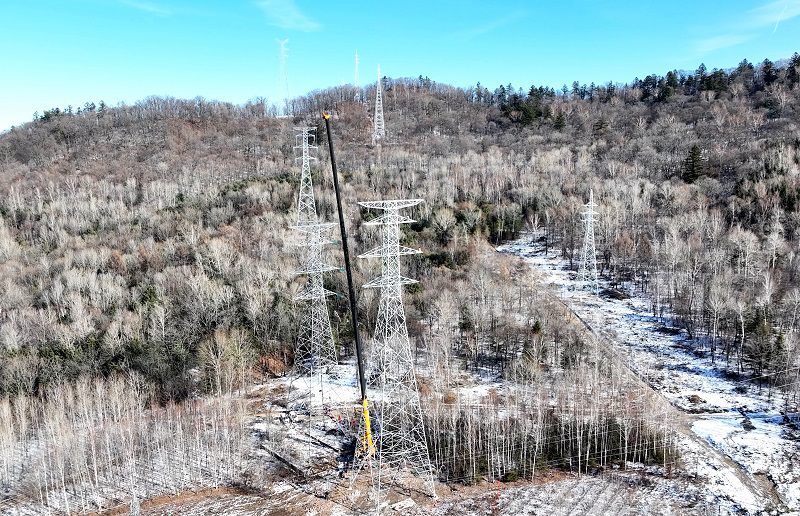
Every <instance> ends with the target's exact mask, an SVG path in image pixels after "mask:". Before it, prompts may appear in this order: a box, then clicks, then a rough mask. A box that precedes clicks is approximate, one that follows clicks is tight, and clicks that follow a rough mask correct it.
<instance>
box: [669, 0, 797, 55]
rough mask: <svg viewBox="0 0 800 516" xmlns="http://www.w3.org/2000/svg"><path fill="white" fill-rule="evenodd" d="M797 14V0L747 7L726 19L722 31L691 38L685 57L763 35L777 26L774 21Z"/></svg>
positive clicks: (776, 28)
mask: <svg viewBox="0 0 800 516" xmlns="http://www.w3.org/2000/svg"><path fill="white" fill-rule="evenodd" d="M797 16H800V0H775V1H772V2H769V3H766V4H764V5H761V6H758V7H755V8H753V9H750V10H748V11H746V12H744V13H742V15H741V16H739V17H736V18H734V19H732V20H730V21H729V22H728V23H727V24H726V25H724V26H723V27H722V31H721V32H720V33H719V34H717V35H715V36H711V37H708V38H701V39H698V40H696V41H694V42H693V43H692V45H691V47H690V50H689V54H690V55H689V56H685V57H686V58H687V59H702V58H704V57H705V56H706V55H708V54H710V53H712V52H715V51H717V50H723V49H726V48H730V47H735V46H737V45H741V44H742V43H746V42H748V41H751V40H754V39H756V38H758V37H760V36H763V35H764V34H766V33H767V31H769V30H770V29H772V30H771V31H770V33H771V34H775V32H776V31H777V30H778V24H780V23H781V22H784V23H785V22H786V21H788V20H791V19H792V18H795V17H797Z"/></svg>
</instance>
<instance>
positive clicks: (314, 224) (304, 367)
mask: <svg viewBox="0 0 800 516" xmlns="http://www.w3.org/2000/svg"><path fill="white" fill-rule="evenodd" d="M295 130H296V131H298V134H296V135H295V139H296V142H297V143H298V145H296V146H295V147H294V148H295V150H298V149H299V150H300V151H301V152H300V156H298V157H296V158H295V160H297V161H300V162H301V168H300V193H299V195H298V198H297V224H295V225H294V226H292V229H296V230H298V231H299V232H300V233H301V235H302V238H303V240H302V242H301V245H302V246H303V247H304V252H303V258H302V268H301V269H300V270H298V271H296V272H295V273H296V274H302V275H305V276H306V277H307V278H308V280H307V282H306V285H305V287H304V289H303V290H302V291H301V292H300V293H299V294H298V295H297V297H295V300H296V301H304V302H306V303H305V307H304V308H303V313H302V315H301V322H300V333H299V335H298V338H297V345H296V347H295V370H296V371H297V372H299V373H310V374H315V373H316V372H321V371H322V370H323V369H325V368H327V367H329V366H332V365H335V364H336V347H335V345H334V342H333V332H332V331H331V321H330V315H329V313H328V303H327V297H328V296H332V295H336V293H335V292H331V291H330V290H327V289H326V288H325V286H324V275H325V273H326V272H329V271H333V270H336V269H337V268H336V267H334V266H332V265H328V264H327V263H325V261H324V254H325V253H324V247H325V245H326V244H329V243H331V242H330V241H329V240H328V239H327V236H326V235H327V234H328V232H329V231H330V229H331V228H332V227H333V226H334V225H335V224H333V223H320V222H319V220H318V218H317V208H316V202H315V199H314V185H313V182H312V179H311V162H312V161H316V158H315V157H313V156H311V151H315V150H316V149H317V148H316V147H315V146H313V145H311V142H312V141H313V139H314V135H313V131H314V129H312V128H310V127H296V128H295Z"/></svg>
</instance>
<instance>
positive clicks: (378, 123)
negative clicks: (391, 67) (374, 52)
mask: <svg viewBox="0 0 800 516" xmlns="http://www.w3.org/2000/svg"><path fill="white" fill-rule="evenodd" d="M385 137H386V127H385V126H384V124H383V92H382V88H381V66H380V65H378V85H377V87H376V89H375V126H374V129H373V130H372V144H373V145H375V144H376V143H378V142H379V141H380V140H382V139H383V138H385Z"/></svg>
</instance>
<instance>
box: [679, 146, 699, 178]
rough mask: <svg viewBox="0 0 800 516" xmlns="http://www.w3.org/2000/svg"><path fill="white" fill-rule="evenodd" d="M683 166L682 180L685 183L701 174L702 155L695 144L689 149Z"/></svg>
mask: <svg viewBox="0 0 800 516" xmlns="http://www.w3.org/2000/svg"><path fill="white" fill-rule="evenodd" d="M683 168H684V170H683V180H684V181H686V182H687V183H694V182H695V181H696V180H697V178H698V177H700V176H701V175H702V174H703V156H702V154H701V152H700V147H698V146H697V145H696V144H695V145H692V148H691V150H689V156H687V158H686V162H685V163H684V167H683Z"/></svg>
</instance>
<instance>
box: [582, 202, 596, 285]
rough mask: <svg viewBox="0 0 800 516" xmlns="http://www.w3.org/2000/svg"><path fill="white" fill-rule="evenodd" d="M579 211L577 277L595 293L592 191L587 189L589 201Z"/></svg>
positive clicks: (594, 214)
mask: <svg viewBox="0 0 800 516" xmlns="http://www.w3.org/2000/svg"><path fill="white" fill-rule="evenodd" d="M584 207H585V208H586V210H585V211H582V212H581V219H582V220H583V250H582V251H581V265H580V267H581V268H580V272H579V275H578V276H579V277H578V279H579V280H580V281H581V283H585V282H588V283H589V284H590V285H591V287H592V289H593V290H594V292H595V294H596V293H597V290H598V287H599V277H598V274H597V252H596V251H595V246H594V223H595V221H596V220H597V213H596V212H595V211H594V209H595V208H596V207H597V204H595V202H594V192H593V191H592V190H589V202H587V203H586V204H585V205H584Z"/></svg>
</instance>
